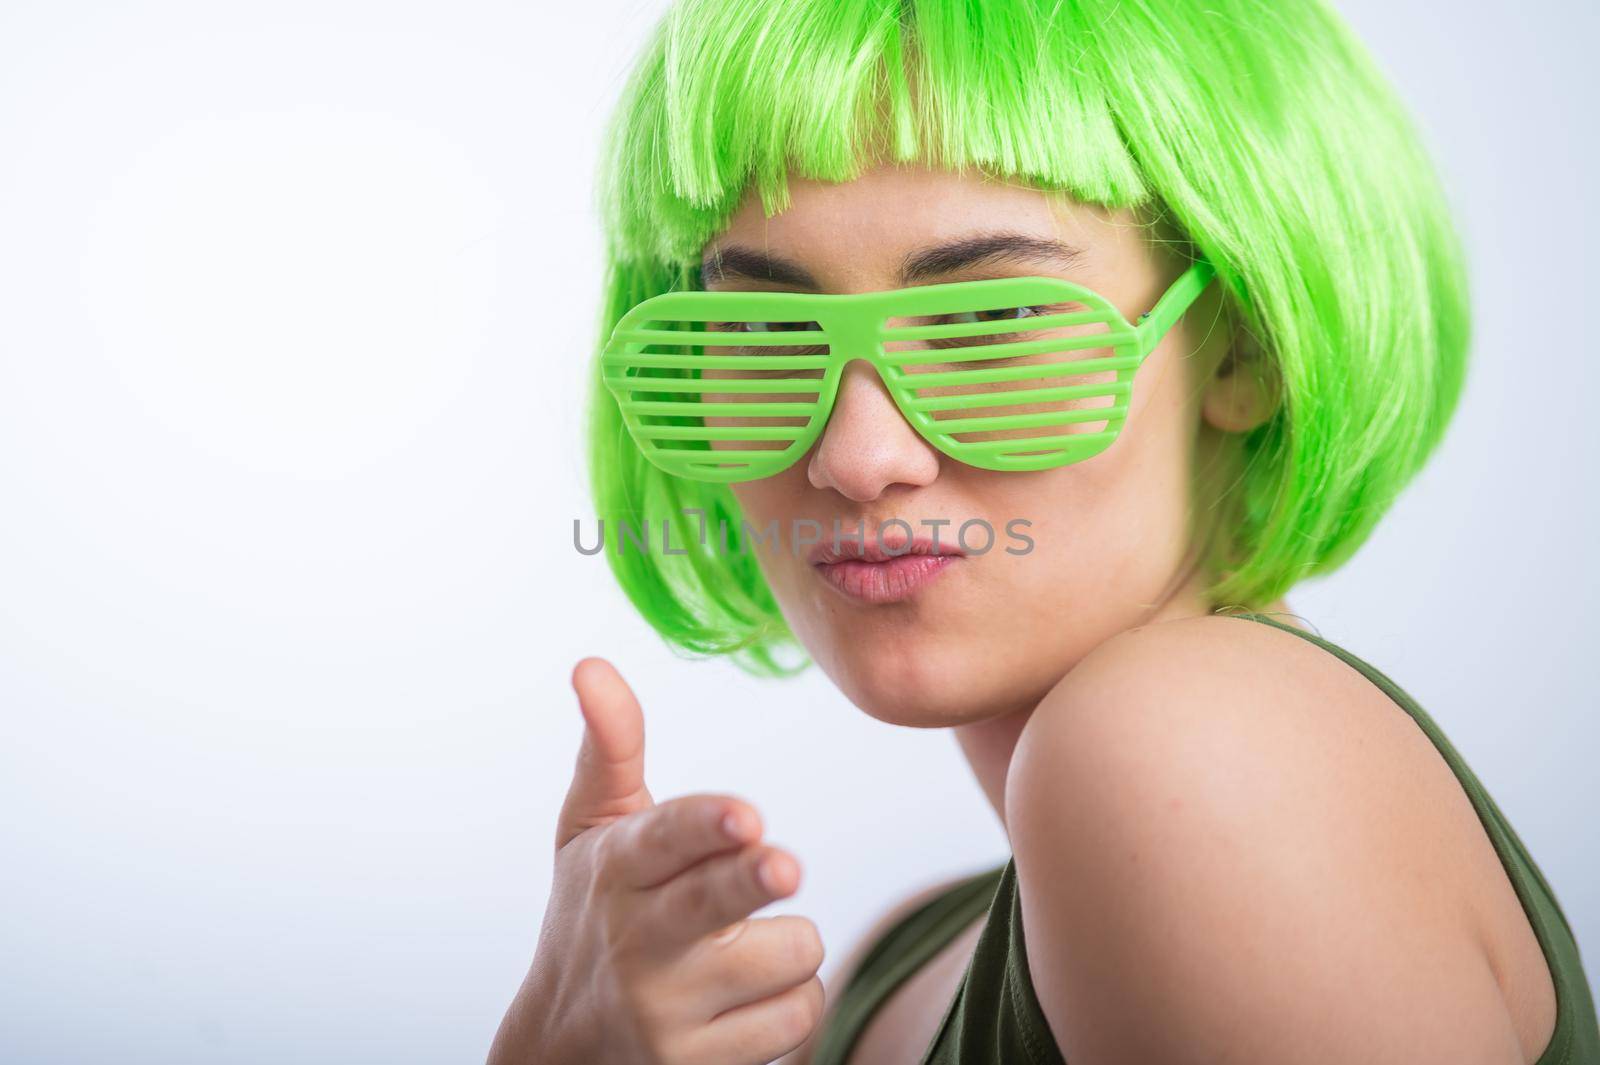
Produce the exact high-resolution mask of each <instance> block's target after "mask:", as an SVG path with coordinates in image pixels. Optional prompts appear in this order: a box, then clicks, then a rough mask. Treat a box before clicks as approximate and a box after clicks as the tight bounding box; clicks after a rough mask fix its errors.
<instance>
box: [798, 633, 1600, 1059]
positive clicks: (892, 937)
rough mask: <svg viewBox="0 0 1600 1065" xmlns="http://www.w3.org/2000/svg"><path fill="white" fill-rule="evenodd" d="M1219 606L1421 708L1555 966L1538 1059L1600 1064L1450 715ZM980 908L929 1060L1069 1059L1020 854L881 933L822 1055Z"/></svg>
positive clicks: (1576, 986) (1511, 847) (1544, 891)
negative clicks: (1436, 715) (1443, 723)
mask: <svg viewBox="0 0 1600 1065" xmlns="http://www.w3.org/2000/svg"><path fill="white" fill-rule="evenodd" d="M1219 616H1224V617H1239V618H1249V619H1252V620H1255V621H1262V622H1265V623H1266V624H1268V625H1272V626H1273V627H1275V628H1280V629H1283V630H1285V631H1286V632H1292V633H1294V634H1295V635H1297V636H1302V637H1304V638H1305V639H1307V640H1310V641H1311V642H1312V643H1314V644H1316V645H1318V646H1319V647H1322V648H1323V649H1325V650H1327V651H1330V652H1332V653H1333V654H1335V655H1337V656H1339V657H1340V658H1341V659H1343V660H1344V661H1345V662H1348V663H1349V664H1350V665H1352V666H1354V667H1355V668H1356V669H1358V670H1360V671H1361V672H1362V673H1363V674H1364V675H1365V676H1366V677H1367V678H1368V679H1370V680H1371V681H1372V682H1373V683H1374V684H1376V685H1377V686H1378V687H1379V688H1381V689H1382V690H1383V691H1384V693H1385V694H1387V695H1388V696H1389V697H1390V698H1391V699H1393V700H1394V701H1395V702H1396V703H1398V704H1399V705H1400V706H1401V707H1402V708H1403V709H1404V710H1405V711H1406V712H1407V713H1408V714H1410V715H1411V716H1412V718H1413V719H1414V720H1415V721H1416V723H1417V724H1418V726H1420V727H1421V729H1422V731H1423V732H1425V733H1426V734H1427V736H1428V739H1429V740H1431V741H1432V742H1433V745H1434V746H1435V747H1436V748H1437V749H1438V751H1439V753H1440V754H1441V755H1443V756H1444V760H1445V761H1446V762H1447V763H1448V764H1449V766H1450V769H1451V770H1452V771H1453V772H1454V773H1455V775H1456V779H1457V780H1459V781H1460V782H1461V786H1462V787H1463V788H1464V789H1465V790H1466V793H1467V797H1468V798H1469V799H1471V800H1472V806H1473V809H1475V810H1476V811H1477V813H1478V819H1479V820H1480V821H1481V822H1482V823H1483V827H1484V829H1485V830H1486V831H1487V832H1488V835H1489V839H1490V841H1491V842H1492V843H1493V844H1494V849H1495V851H1496V853H1498V854H1499V855H1500V861H1501V863H1502V864H1503V865H1504V866H1505V870H1506V873H1507V875H1508V876H1509V877H1510V878H1511V884H1512V886H1513V887H1514V888H1515V889H1516V893H1517V898H1518V899H1520V900H1521V902H1522V907H1523V910H1524V911H1525V912H1526V913H1527V915H1528V920H1529V922H1530V923H1531V924H1532V926H1533V931H1534V934H1535V935H1536V936H1537V937H1538V940H1539V947H1540V949H1541V950H1543V952H1544V957H1545V961H1546V962H1547V963H1548V964H1549V966H1550V976H1551V979H1552V980H1553V981H1554V983H1555V991H1556V1024H1555V1032H1554V1034H1552V1035H1551V1037H1550V1042H1549V1044H1548V1045H1547V1046H1546V1047H1545V1049H1544V1052H1543V1053H1542V1054H1540V1056H1539V1058H1538V1061H1537V1062H1536V1065H1600V1028H1597V1027H1596V1021H1595V1006H1594V998H1593V996H1592V994H1591V992H1590V990H1589V984H1588V981H1587V980H1586V979H1585V977H1584V972H1583V966H1582V964H1581V963H1580V960H1579V955H1578V945H1577V942H1576V941H1575V940H1574V939H1573V935H1572V927H1571V925H1569V924H1568V923H1567V917H1566V914H1564V913H1563V912H1562V911H1561V906H1560V904H1559V903H1558V902H1557V901H1556V896H1555V892H1553V891H1552V890H1551V889H1550V885H1549V884H1548V883H1546V882H1545V879H1544V874H1543V873H1541V872H1540V871H1539V867H1538V866H1537V865H1536V864H1534V861H1533V858H1532V857H1530V856H1529V854H1528V851H1527V848H1525V847H1524V846H1523V844H1522V840H1521V839H1519V838H1518V837H1517V833H1516V832H1515V831H1514V830H1513V829H1512V827H1511V825H1510V823H1509V822H1508V821H1507V820H1506V818H1505V815H1504V814H1502V813H1501V812H1500V809H1499V807H1497V806H1496V805H1495V803H1494V800H1493V799H1491V798H1490V797H1489V795H1488V793H1487V792H1485V791H1484V790H1483V785H1482V784H1480V783H1479V782H1478V778H1477V777H1476V776H1475V775H1474V774H1473V772H1472V770H1471V769H1470V768H1468V766H1467V764H1466V763H1465V762H1464V761H1462V759H1461V756H1460V755H1459V754H1457V753H1456V750H1455V748H1454V747H1452V746H1451V745H1450V741H1449V740H1447V739H1446V738H1445V736H1444V733H1443V732H1441V731H1440V730H1439V726H1438V725H1436V724H1435V723H1434V721H1433V719H1432V718H1430V717H1429V716H1428V715H1427V714H1426V713H1425V712H1423V710H1422V708H1421V707H1420V706H1418V705H1417V704H1416V703H1415V702H1414V701H1413V700H1412V699H1411V697H1410V696H1408V695H1407V694H1406V693H1405V692H1403V691H1401V690H1400V688H1399V687H1398V686H1397V685H1396V684H1395V683H1394V682H1393V681H1391V680H1390V679H1389V678H1388V677H1386V676H1384V675H1383V674H1382V673H1380V672H1379V671H1378V670H1377V669H1375V668H1373V667H1372V666H1371V665H1369V664H1368V663H1366V662H1364V661H1362V660H1361V659H1359V658H1357V657H1356V656H1355V655H1352V654H1350V653H1349V652H1348V651H1346V650H1344V649H1343V648H1342V647H1339V646H1337V645H1335V644H1333V643H1330V642H1328V641H1327V640H1324V639H1322V638H1321V637H1319V636H1313V635H1311V634H1310V633H1307V632H1305V631H1303V630H1301V629H1298V628H1295V627H1294V626H1292V625H1287V624H1284V623H1282V622H1278V621H1274V620H1272V619H1271V618H1268V617H1266V616H1264V615H1261V614H1242V613H1241V614H1226V615H1219ZM979 917H982V918H983V919H984V921H983V927H982V930H981V931H980V932H979V935H978V941H977V946H976V947H974V948H973V952H972V956H971V958H970V959H969V960H968V962H967V967H966V970H965V971H964V972H963V974H962V977H961V983H960V985H959V986H958V987H957V988H956V992H955V997H954V998H952V999H951V1001H950V1003H949V1004H948V1005H947V1006H946V1007H945V1011H944V1016H943V1018H942V1019H941V1020H940V1021H939V1028H938V1031H937V1032H936V1033H935V1035H934V1037H933V1041H932V1042H931V1043H930V1044H929V1045H928V1047H927V1049H926V1050H925V1051H924V1053H923V1055H922V1058H921V1065H1066V1063H1065V1059H1064V1058H1063V1057H1062V1054H1061V1050H1060V1048H1059V1047H1057V1045H1056V1041H1055V1037H1054V1036H1052V1035H1051V1033H1050V1026H1049V1024H1048V1023H1047V1022H1046V1020H1045V1016H1044V1011H1043V1009H1041V1008H1040V1006H1039V1000H1038V999H1037V998H1035V997H1034V991H1033V983H1032V981H1031V980H1030V979H1029V976H1028V954H1027V949H1026V946H1025V945H1024V943H1023V940H1022V908H1021V902H1020V899H1019V897H1018V894H1017V873H1016V864H1015V861H1014V860H1013V859H1009V858H1008V859H1007V860H1006V862H1005V864H1003V865H1001V866H998V867H996V868H993V869H988V870H985V871H984V872H981V873H978V874H976V875H974V876H971V877H967V878H966V879H964V880H961V881H960V882H959V883H957V884H956V885H955V886H953V887H951V888H949V889H947V890H946V891H944V892H942V893H940V894H939V895H938V896H937V897H935V898H933V899H932V900H931V901H928V902H925V903H924V904H922V905H921V906H919V907H917V908H916V909H915V910H914V911H913V912H911V913H910V914H908V915H906V916H904V917H902V918H901V919H900V920H899V921H897V922H896V923H895V924H894V926H893V927H891V928H890V929H889V930H888V931H886V932H884V933H883V934H882V935H881V936H880V937H879V938H878V939H877V940H876V941H875V942H874V943H872V944H871V946H870V947H869V948H868V949H867V952H866V953H865V954H864V955H863V956H862V958H861V961H860V963H859V964H858V965H857V966H856V969H855V972H854V973H853V974H851V975H850V977H849V979H848V980H847V982H846V984H845V986H844V989H843V990H842V991H841V992H840V994H839V998H838V1001H837V1004H836V1006H835V1007H834V1008H833V1010H831V1011H830V1019H829V1021H828V1022H827V1026H826V1028H825V1029H824V1031H823V1033H822V1035H821V1037H820V1038H819V1040H818V1043H817V1048H816V1052H815V1053H814V1054H813V1056H812V1059H811V1062H812V1065H845V1061H846V1058H847V1056H848V1054H849V1052H850V1048H851V1047H852V1046H854V1044H855V1042H856V1040H857V1039H858V1038H860V1035H861V1032H862V1030H863V1029H864V1028H865V1027H866V1025H867V1022H868V1021H869V1020H870V1019H871V1018H872V1015H873V1013H874V1012H875V1011H876V1010H877V1009H878V1007H879V1006H881V1005H883V1003H884V1002H885V1001H886V1000H887V999H888V997H889V995H890V993H891V992H893V991H894V990H895V989H896V988H897V987H899V986H900V985H901V984H902V983H904V982H905V981H906V980H907V979H908V978H910V976H911V975H912V974H913V973H914V972H916V971H917V970H918V969H920V968H921V967H922V966H923V965H924V964H926V963H927V962H928V961H929V960H931V959H932V958H933V956H934V955H935V954H937V953H939V951H940V950H941V949H943V948H944V947H945V946H946V945H947V944H949V943H950V941H951V940H952V939H954V938H955V937H956V936H957V935H959V934H960V933H961V931H962V930H963V929H965V928H967V927H969V926H970V925H971V924H972V923H973V922H974V921H976V920H977V919H978V918H979Z"/></svg>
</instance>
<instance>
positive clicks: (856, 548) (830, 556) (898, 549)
mask: <svg viewBox="0 0 1600 1065" xmlns="http://www.w3.org/2000/svg"><path fill="white" fill-rule="evenodd" d="M907 555H952V556H955V557H958V558H960V557H964V556H965V555H966V552H965V551H963V550H961V548H960V547H958V546H957V545H955V544H950V543H942V542H941V543H939V544H937V545H935V544H934V542H933V538H932V537H929V536H918V537H914V538H913V539H912V540H911V542H910V543H909V544H908V543H904V542H902V543H898V544H888V545H885V544H880V543H879V542H878V540H877V538H875V537H872V536H868V537H866V539H865V542H863V541H861V540H847V539H845V538H844V537H842V536H841V537H840V538H839V543H838V546H837V547H836V546H834V542H833V540H832V539H831V538H830V539H826V540H823V541H822V542H821V543H819V544H816V545H815V546H813V547H812V548H811V550H810V551H808V552H807V553H806V560H807V561H808V562H810V563H811V564H812V565H813V566H825V565H831V564H832V563H835V562H843V561H845V560H847V559H857V560H859V561H862V562H887V561H889V560H890V559H892V558H904V557H906V556H907Z"/></svg>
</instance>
